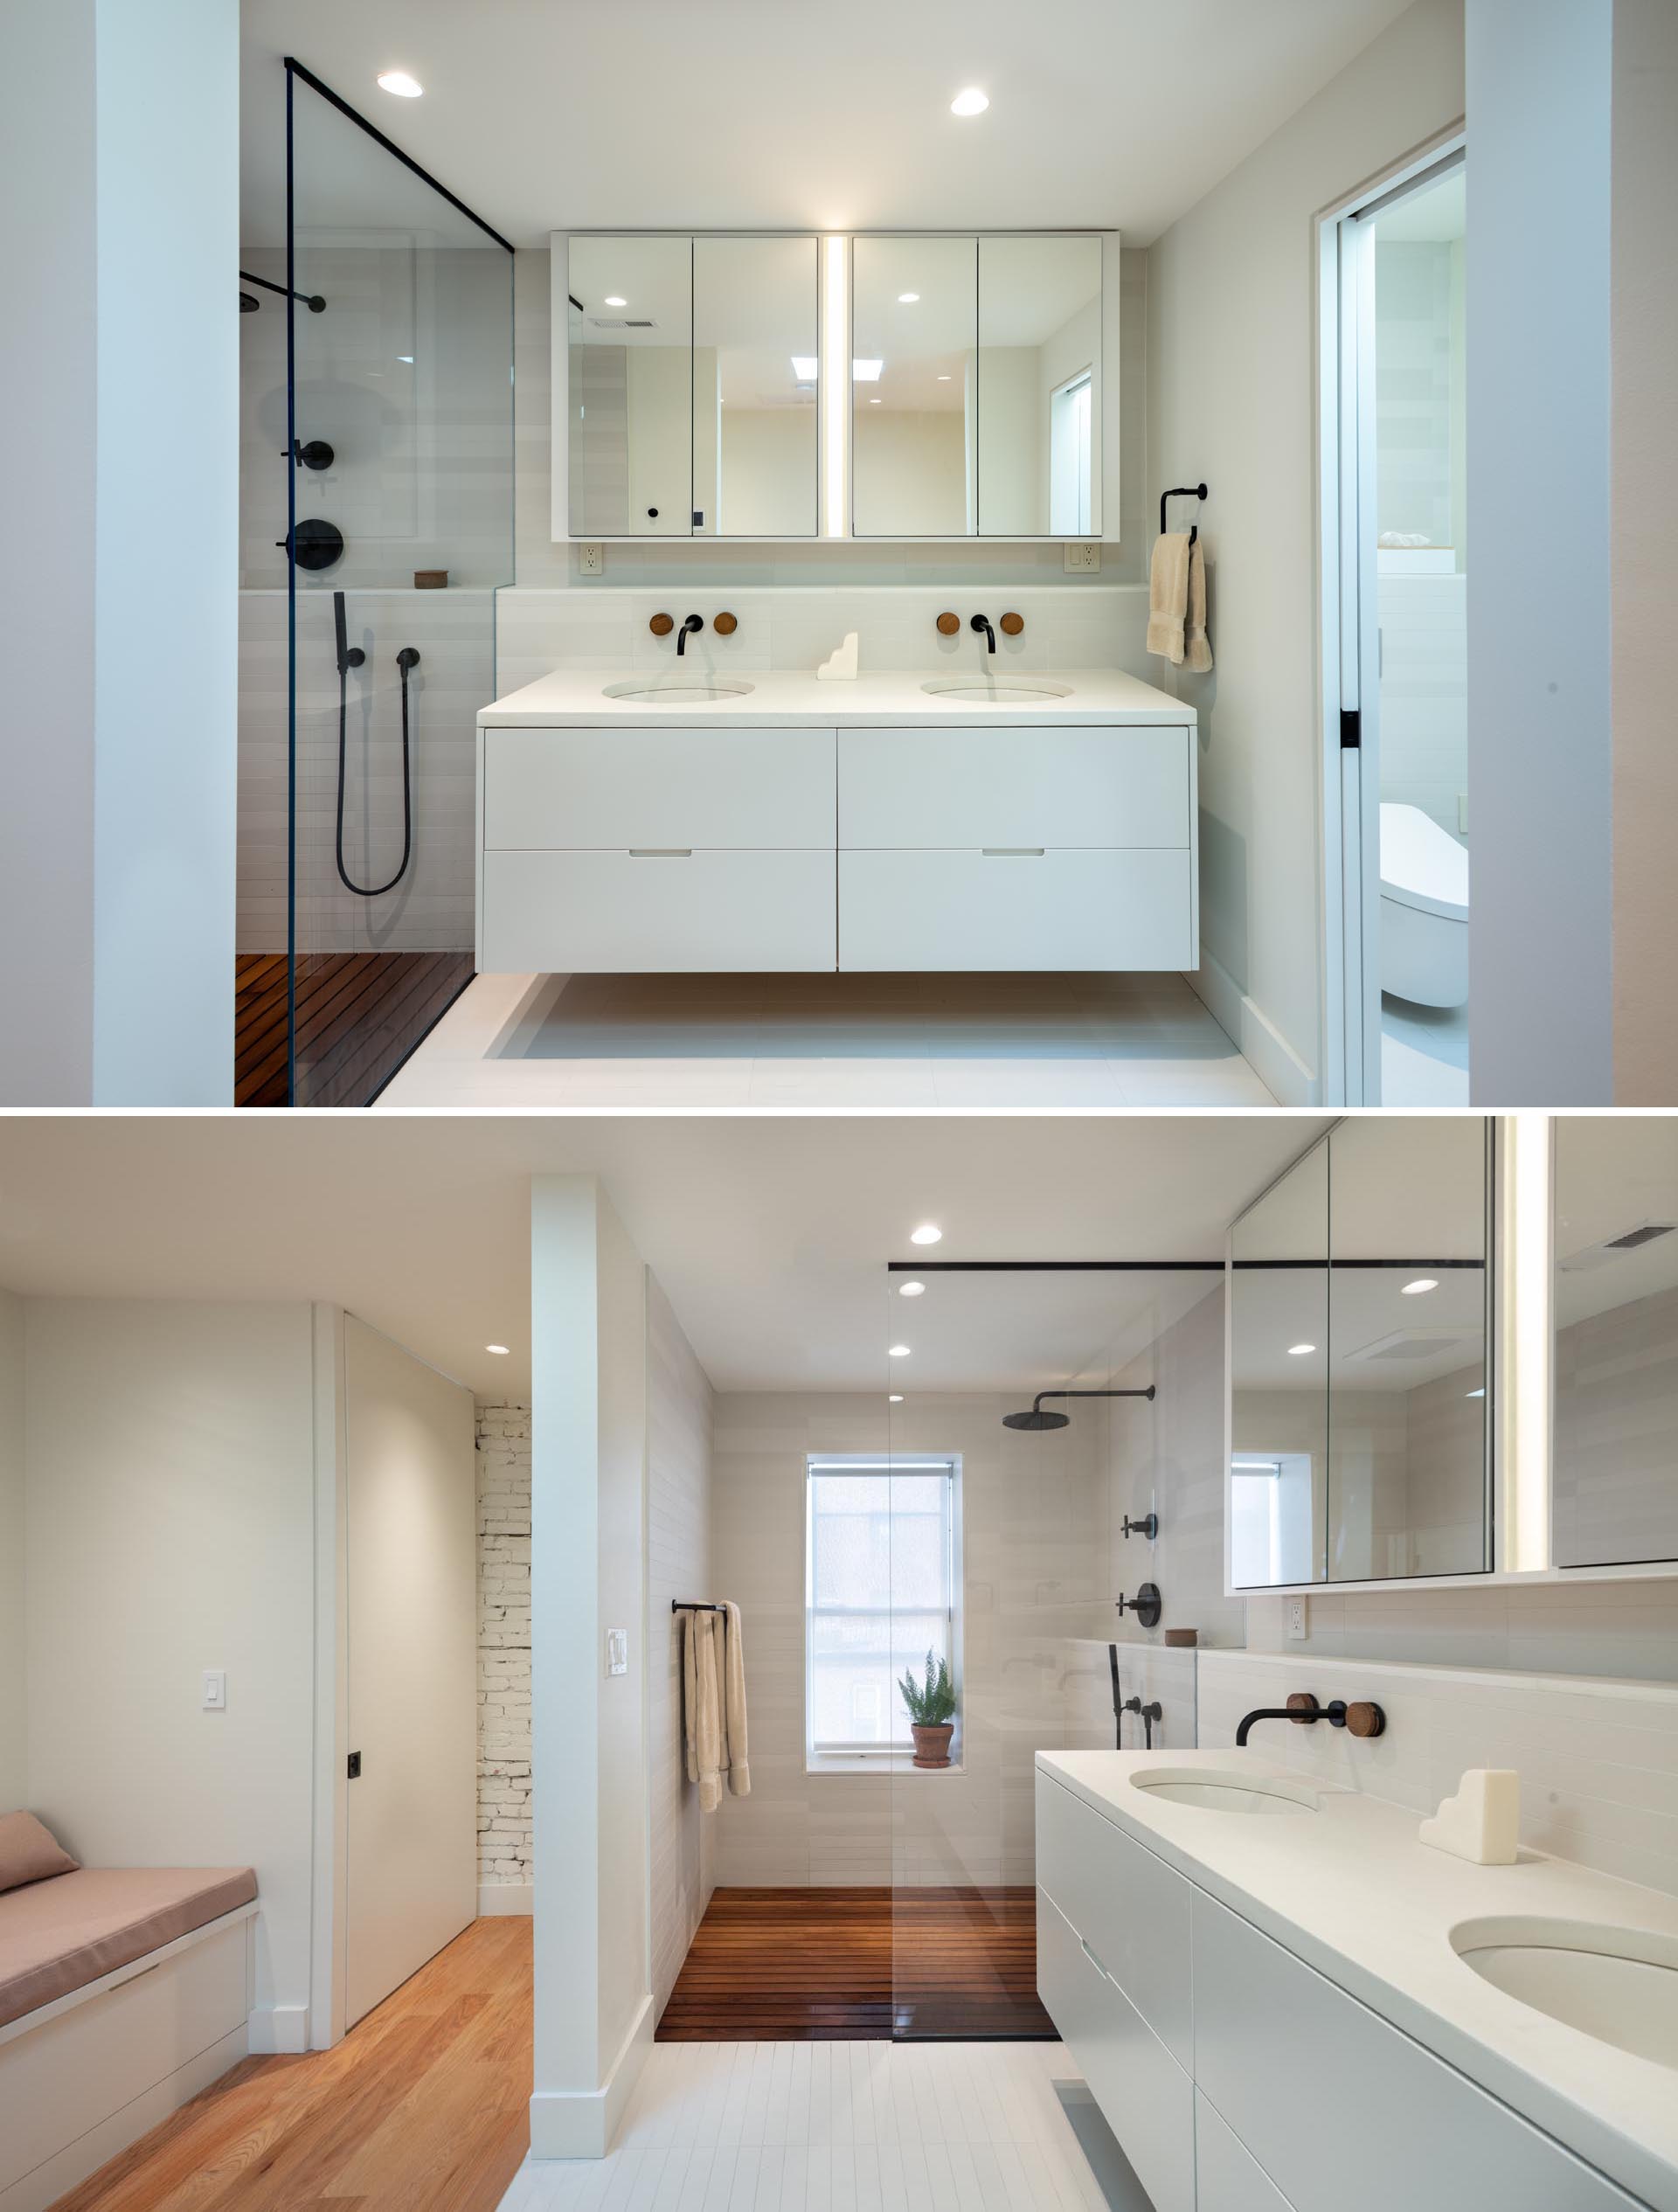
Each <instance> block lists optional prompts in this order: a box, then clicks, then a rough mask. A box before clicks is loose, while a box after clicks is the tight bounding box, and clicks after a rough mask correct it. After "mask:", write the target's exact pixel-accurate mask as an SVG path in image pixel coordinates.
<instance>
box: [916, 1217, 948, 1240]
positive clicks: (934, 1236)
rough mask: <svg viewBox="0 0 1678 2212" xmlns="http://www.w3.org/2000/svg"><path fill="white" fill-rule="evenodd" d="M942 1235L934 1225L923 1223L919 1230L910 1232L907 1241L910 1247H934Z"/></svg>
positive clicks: (942, 1232) (927, 1222)
mask: <svg viewBox="0 0 1678 2212" xmlns="http://www.w3.org/2000/svg"><path fill="white" fill-rule="evenodd" d="M943 1234H944V1231H942V1230H941V1229H940V1228H939V1227H938V1226H937V1224H935V1223H933V1222H930V1221H923V1222H922V1223H921V1224H920V1226H919V1229H912V1230H911V1231H910V1232H909V1241H910V1243H911V1244H912V1245H935V1244H937V1243H938V1242H939V1241H940V1238H942V1237H943Z"/></svg>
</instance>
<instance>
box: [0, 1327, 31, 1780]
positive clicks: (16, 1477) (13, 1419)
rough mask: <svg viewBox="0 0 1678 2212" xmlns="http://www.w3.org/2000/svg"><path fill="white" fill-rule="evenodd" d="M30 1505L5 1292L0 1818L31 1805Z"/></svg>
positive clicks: (0, 1372) (0, 1360) (0, 1380)
mask: <svg viewBox="0 0 1678 2212" xmlns="http://www.w3.org/2000/svg"><path fill="white" fill-rule="evenodd" d="M24 1529H25V1520H24V1301H23V1300H22V1299H21V1298H18V1297H17V1296H16V1295H14V1293H12V1292H10V1291H9V1290H0V1813H15V1812H17V1810H18V1809H19V1808H20V1807H21V1806H26V1805H27V1804H28V1802H29V1780H28V1765H27V1758H26V1752H27V1747H28V1704H27V1698H26V1684H27V1681H28V1669H27V1664H26V1661H27V1657H28V1641H27V1635H26V1631H25V1626H24Z"/></svg>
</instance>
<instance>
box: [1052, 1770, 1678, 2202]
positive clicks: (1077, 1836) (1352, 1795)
mask: <svg viewBox="0 0 1678 2212" xmlns="http://www.w3.org/2000/svg"><path fill="white" fill-rule="evenodd" d="M1231 1784H1232V1785H1234V1786H1230V1785H1231ZM1417 1825H1418V1824H1417V1820H1416V1817H1415V1816H1414V1814H1412V1813H1405V1812H1404V1811H1402V1810H1401V1809H1400V1808H1399V1807H1397V1806H1393V1805H1390V1804H1386V1803H1384V1802H1382V1801H1380V1800H1378V1799H1373V1798H1369V1797H1366V1796H1363V1795H1360V1794H1358V1793H1357V1792H1351V1791H1344V1790H1335V1789H1330V1788H1326V1787H1321V1786H1317V1785H1314V1784H1313V1783H1310V1782H1307V1781H1306V1780H1304V1779H1302V1778H1301V1777H1300V1775H1299V1774H1298V1773H1297V1772H1294V1773H1286V1772H1281V1771H1280V1770H1279V1769H1277V1768H1276V1767H1274V1766H1272V1765H1271V1764H1270V1763H1269V1762H1268V1761H1266V1760H1265V1759H1262V1758H1257V1757H1255V1755H1254V1754H1252V1752H1247V1751H1155V1752H1152V1753H1149V1752H1130V1751H1039V1752H1038V1754H1037V1883H1038V1889H1037V1987H1038V1991H1039V1994H1041V1996H1042V1998H1043V2001H1044V2004H1045V2005H1046V2006H1047V2007H1048V2009H1049V2011H1050V2014H1051V2016H1052V2017H1053V2019H1054V2021H1055V2024H1056V2026H1057V2028H1059V2030H1060V2032H1061V2035H1062V2036H1063V2037H1064V2040H1065V2042H1066V2045H1067V2048H1068V2049H1069V2050H1070V2051H1071V2055H1072V2056H1073V2057H1074V2059H1075V2060H1076V2061H1077V2063H1078V2067H1079V2069H1080V2070H1081V2071H1082V2072H1083V2074H1084V2076H1085V2079H1086V2080H1087V2082H1088V2083H1089V2085H1090V2088H1091V2090H1092V2092H1093V2094H1094V2096H1095V2098H1096V2100H1097V2102H1098V2104H1099V2105H1100V2107H1101V2110H1102V2111H1103V2113H1104V2114H1105V2116H1106V2120H1107V2123H1108V2125H1110V2126H1111V2128H1112V2129H1113V2133H1114V2134H1115V2135H1116V2136H1117V2137H1118V2139H1119V2140H1120V2144H1121V2145H1122V2146H1123V2147H1124V2150H1125V2152H1126V2154H1127V2157H1128V2158H1129V2160H1130V2161H1131V2163H1132V2165H1133V2166H1134V2167H1135V2169H1136V2172H1137V2174H1138V2175H1139V2176H1140V2178H1141V2182H1142V2185H1143V2187H1144V2188H1146V2189H1147V2190H1148V2194H1149V2195H1150V2196H1151V2197H1152V2199H1153V2202H1154V2207H1155V2212H1288V2209H1289V2208H1293V2212H1348V2208H1349V2207H1351V2206H1354V2205H1355V2206H1356V2208H1357V2212H1417V2208H1418V2207H1419V2206H1427V2207H1431V2208H1432V2212H1628V2208H1630V2207H1633V2206H1638V2205H1643V2206H1653V2207H1656V2208H1659V2212H1675V2208H1678V2019H1675V2016H1674V2014H1673V1987H1674V1984H1675V1981H1678V1974H1675V1972H1674V1971H1673V1970H1674V1969H1675V1968H1678V1899H1675V1898H1672V1897H1669V1896H1664V1895H1662V1894H1661V1893H1660V1892H1658V1891H1655V1890H1647V1889H1642V1888H1640V1887H1637V1886H1636V1885H1634V1884H1633V1883H1626V1882H1619V1881H1615V1880H1613V1879H1612V1878H1611V1877H1610V1876H1606V1875H1603V1874H1598V1873H1596V1872H1595V1871H1593V1870H1592V1869H1588V1868H1585V1867H1581V1866H1575V1865H1571V1864H1570V1863H1568V1862H1564V1861H1562V1860H1558V1859H1548V1858H1544V1857H1543V1856H1542V1855H1539V1854H1538V1853H1536V1852H1523V1853H1522V1856H1521V1859H1520V1861H1519V1862H1518V1863H1516V1864H1515V1865H1514V1866H1476V1865H1469V1864H1467V1863H1465V1862H1463V1861H1461V1860H1459V1859H1455V1858H1451V1857H1447V1856H1446V1855H1444V1854H1442V1853H1440V1852H1438V1851H1432V1850H1430V1849H1428V1848H1426V1847H1425V1845H1423V1844H1421V1843H1419V1842H1418V1841H1417V1834H1416V1830H1417ZM1563 1933H1565V1934H1566V1936H1567V1938H1568V1943H1569V1945H1571V1947H1570V1948H1557V1947H1556V1946H1557V1941H1558V1938H1559V1936H1560V1935H1562V1934H1563ZM1616 1945H1618V1946H1619V1952H1620V1954H1621V1955H1619V1956H1618V1957H1616V1956H1614V1955H1613V1953H1614V1951H1615V1947H1616ZM1627 1950H1629V1951H1630V1952H1632V1954H1633V1955H1632V1956H1631V1957H1629V1958H1627V1957H1626V1956H1625V1955H1624V1954H1625V1952H1626V1951H1627ZM1500 1981H1501V1984H1502V1986H1501V1987H1500V1986H1499V1982H1500ZM1515 1987H1521V1988H1522V1991H1523V1994H1524V1995H1525V1998H1526V2001H1524V2002H1523V2001H1522V1999H1521V1998H1520V1997H1517V1996H1515V1995H1512V1994H1508V1992H1509V1990H1510V1989H1512V1988H1515ZM1586 2021H1588V2022H1589V2023H1590V2026H1589V2029H1588V2031H1587V2029H1586V2028H1585V2027H1584V2026H1583V2025H1580V2024H1575V2023H1580V2022H1586Z"/></svg>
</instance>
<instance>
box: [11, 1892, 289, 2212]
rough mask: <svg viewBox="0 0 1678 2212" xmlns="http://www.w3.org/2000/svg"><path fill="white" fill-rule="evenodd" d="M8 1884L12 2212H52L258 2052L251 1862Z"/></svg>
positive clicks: (254, 1906) (255, 1907) (254, 1900)
mask: <svg viewBox="0 0 1678 2212" xmlns="http://www.w3.org/2000/svg"><path fill="white" fill-rule="evenodd" d="M65 1863H66V1865H67V1866H68V1867H69V1868H70V1869H71V1870H70V1871H67V1872H64V1873H54V1874H49V1875H47V1876H45V1878H42V1879H39V1880H29V1881H25V1882H24V1883H22V1884H21V1886H19V1887H17V1888H13V1889H10V1890H3V1891H0V2212H43V2208H45V2206H47V2205H49V2204H51V2203H52V2202H53V2201H54V2199H55V2198H57V2197H59V2196H61V2195H63V2194H64V2193H65V2191H66V2190H67V2189H71V2188H74V2187H75V2185H76V2184H77V2183H78V2182H79V2181H82V2180H84V2179H85V2178H86V2177H87V2175H88V2174H92V2173H93V2172H94V2171H95V2170H96V2169H97V2168H98V2167H101V2166H102V2165H103V2164H104V2163H105V2161H106V2160H107V2159H109V2158H112V2157H114V2155H115V2154H116V2153H117V2152H118V2151H120V2150H121V2149H123V2148H124V2147H125V2146H127V2145H128V2144H129V2143H131V2142H133V2141H134V2140H135V2138H136V2137H137V2136H140V2135H142V2134H143V2133H144V2132H145V2131H146V2130H147V2129H148V2128H149V2127H153V2126H155V2125H156V2124H157V2122H158V2121H159V2120H161V2119H163V2118H166V2116H167V2115H168V2114H169V2113H170V2112H172V2111H174V2110H175V2109H176V2108H177V2106H178V2105H184V2104H185V2103H186V2101H187V2099H188V2098H191V2097H196V2096H197V2095H198V2091H200V2090H201V2089H204V2088H206V2087H207V2086H208V2085H209V2084H210V2083H211V2082H212V2081H214V2080H215V2079H216V2077H218V2075H219V2074H222V2073H224V2072H225V2070H226V2069H227V2068H228V2067H229V2066H232V2065H233V2064H235V2063H237V2062H238V2061H239V2059H240V2058H242V2057H243V2056H245V2053H246V2045H247V2021H248V2017H249V2013H250V2004H251V1968H250V1949H251V1930H250V1923H251V1921H252V1920H253V1917H254V1915H255V1913H256V1910H257V1902H256V1876H255V1875H254V1873H253V1871H252V1869H250V1868H249V1867H124V1868H117V1867H77V1866H75V1864H74V1862H73V1861H67V1860H66V1862H65Z"/></svg>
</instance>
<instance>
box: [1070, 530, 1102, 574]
mask: <svg viewBox="0 0 1678 2212" xmlns="http://www.w3.org/2000/svg"><path fill="white" fill-rule="evenodd" d="M1065 551H1066V573H1067V574H1068V575H1069V576H1096V575H1099V573H1100V570H1101V547H1100V545H1099V542H1098V541H1097V540H1096V539H1094V538H1085V540H1084V541H1083V542H1082V543H1081V544H1077V545H1068V546H1067V547H1066V549H1065Z"/></svg>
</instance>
